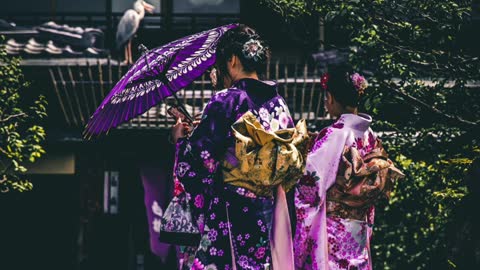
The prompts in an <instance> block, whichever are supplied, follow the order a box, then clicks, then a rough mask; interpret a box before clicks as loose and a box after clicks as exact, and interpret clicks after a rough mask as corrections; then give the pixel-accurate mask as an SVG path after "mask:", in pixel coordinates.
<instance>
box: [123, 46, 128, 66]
mask: <svg viewBox="0 0 480 270" xmlns="http://www.w3.org/2000/svg"><path fill="white" fill-rule="evenodd" d="M123 52H124V60H123V64H128V43H127V44H125V47H124V48H123Z"/></svg>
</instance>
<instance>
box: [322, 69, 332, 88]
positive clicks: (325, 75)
mask: <svg viewBox="0 0 480 270" xmlns="http://www.w3.org/2000/svg"><path fill="white" fill-rule="evenodd" d="M329 79H330V74H328V73H323V75H322V77H321V78H320V85H321V86H322V88H323V90H327V89H328V85H327V83H328V80H329Z"/></svg>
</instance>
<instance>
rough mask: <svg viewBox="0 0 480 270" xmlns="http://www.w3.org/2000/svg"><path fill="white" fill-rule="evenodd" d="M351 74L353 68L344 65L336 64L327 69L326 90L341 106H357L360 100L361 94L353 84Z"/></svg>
mask: <svg viewBox="0 0 480 270" xmlns="http://www.w3.org/2000/svg"><path fill="white" fill-rule="evenodd" d="M353 74H354V71H353V69H352V68H351V67H350V66H346V65H340V66H336V67H333V68H331V69H330V70H329V71H328V81H327V83H326V88H327V89H326V90H327V91H328V92H330V94H332V95H333V97H335V99H336V100H337V101H338V102H339V103H340V104H342V105H343V106H351V107H358V102H359V101H360V95H361V94H360V92H359V91H358V90H357V89H356V88H355V86H354V84H353V81H352V75H353Z"/></svg>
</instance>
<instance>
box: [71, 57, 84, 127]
mask: <svg viewBox="0 0 480 270" xmlns="http://www.w3.org/2000/svg"><path fill="white" fill-rule="evenodd" d="M67 71H68V77H69V78H70V84H71V85H72V94H73V98H74V100H75V103H76V105H77V110H78V115H79V116H80V121H82V125H85V124H86V123H85V118H84V117H83V112H82V106H80V100H79V98H78V93H77V83H76V81H75V78H74V77H73V73H72V69H71V67H70V66H68V67H67Z"/></svg>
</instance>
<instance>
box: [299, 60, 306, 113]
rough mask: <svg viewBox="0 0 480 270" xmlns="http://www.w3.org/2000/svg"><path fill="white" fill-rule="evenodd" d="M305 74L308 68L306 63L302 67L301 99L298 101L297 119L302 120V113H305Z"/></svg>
mask: <svg viewBox="0 0 480 270" xmlns="http://www.w3.org/2000/svg"><path fill="white" fill-rule="evenodd" d="M307 73H308V66H307V63H305V65H304V66H303V86H302V98H301V99H300V117H299V118H298V119H302V118H303V113H304V112H305V110H304V109H305V91H306V89H307Z"/></svg>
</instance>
